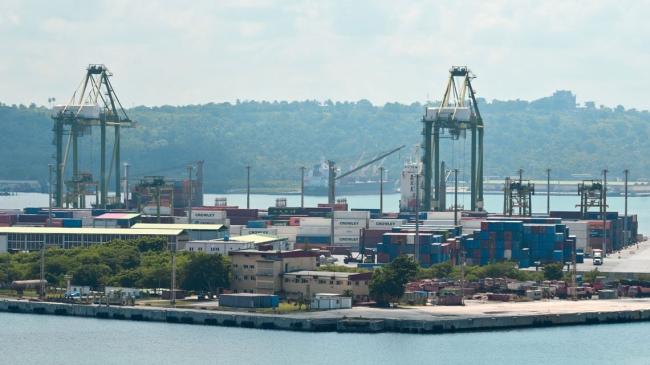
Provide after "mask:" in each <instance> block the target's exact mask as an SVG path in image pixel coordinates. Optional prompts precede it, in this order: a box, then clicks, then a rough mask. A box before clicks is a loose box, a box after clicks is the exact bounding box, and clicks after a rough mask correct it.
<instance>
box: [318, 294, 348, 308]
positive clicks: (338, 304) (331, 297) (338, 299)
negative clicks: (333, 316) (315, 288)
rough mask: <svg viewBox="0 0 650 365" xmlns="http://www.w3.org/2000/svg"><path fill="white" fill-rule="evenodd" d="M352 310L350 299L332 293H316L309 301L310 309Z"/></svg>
mask: <svg viewBox="0 0 650 365" xmlns="http://www.w3.org/2000/svg"><path fill="white" fill-rule="evenodd" d="M348 308H352V298H350V297H346V296H343V295H339V294H332V293H317V294H316V295H314V297H313V298H312V299H311V305H310V309H348Z"/></svg>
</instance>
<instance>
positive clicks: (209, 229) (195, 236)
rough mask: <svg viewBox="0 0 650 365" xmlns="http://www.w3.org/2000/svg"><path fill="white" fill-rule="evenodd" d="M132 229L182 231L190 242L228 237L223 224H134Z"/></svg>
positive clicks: (226, 229)
mask: <svg viewBox="0 0 650 365" xmlns="http://www.w3.org/2000/svg"><path fill="white" fill-rule="evenodd" d="M131 228H134V229H183V230H185V232H187V234H188V235H189V236H190V240H191V241H197V240H214V239H220V238H224V237H226V236H227V235H228V227H226V226H224V225H223V224H176V223H167V224H165V223H136V224H134V225H133V226H131Z"/></svg>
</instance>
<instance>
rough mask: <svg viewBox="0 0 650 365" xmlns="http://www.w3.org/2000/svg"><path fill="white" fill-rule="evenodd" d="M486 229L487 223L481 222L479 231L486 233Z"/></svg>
mask: <svg viewBox="0 0 650 365" xmlns="http://www.w3.org/2000/svg"><path fill="white" fill-rule="evenodd" d="M487 229H488V222H486V221H483V222H481V231H487Z"/></svg>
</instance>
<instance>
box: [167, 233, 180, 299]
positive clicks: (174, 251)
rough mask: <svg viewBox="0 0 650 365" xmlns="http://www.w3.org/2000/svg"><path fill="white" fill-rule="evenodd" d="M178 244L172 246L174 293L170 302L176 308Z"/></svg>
mask: <svg viewBox="0 0 650 365" xmlns="http://www.w3.org/2000/svg"><path fill="white" fill-rule="evenodd" d="M177 244H178V242H174V244H173V245H172V292H171V295H170V296H169V297H170V302H171V305H172V307H175V306H176V245H177Z"/></svg>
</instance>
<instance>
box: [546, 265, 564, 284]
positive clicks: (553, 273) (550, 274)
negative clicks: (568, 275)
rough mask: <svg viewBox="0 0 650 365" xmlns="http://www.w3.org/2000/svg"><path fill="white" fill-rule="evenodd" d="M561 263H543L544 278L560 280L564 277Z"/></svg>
mask: <svg viewBox="0 0 650 365" xmlns="http://www.w3.org/2000/svg"><path fill="white" fill-rule="evenodd" d="M563 268H564V265H562V264H546V265H544V278H545V279H546V280H560V279H562V278H563V277H564V273H563V272H562V269H563Z"/></svg>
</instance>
